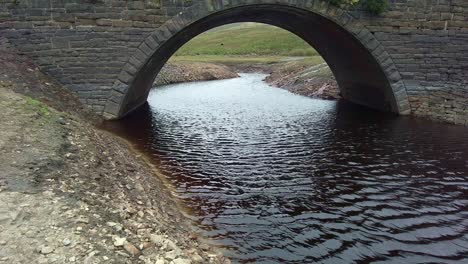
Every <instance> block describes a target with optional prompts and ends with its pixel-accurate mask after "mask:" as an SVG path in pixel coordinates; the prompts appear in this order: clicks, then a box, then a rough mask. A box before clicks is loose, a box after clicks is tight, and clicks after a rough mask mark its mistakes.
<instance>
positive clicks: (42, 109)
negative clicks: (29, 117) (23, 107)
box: [26, 97, 50, 116]
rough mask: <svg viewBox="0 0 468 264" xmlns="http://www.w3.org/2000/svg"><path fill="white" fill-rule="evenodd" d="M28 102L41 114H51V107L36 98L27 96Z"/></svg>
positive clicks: (32, 108)
mask: <svg viewBox="0 0 468 264" xmlns="http://www.w3.org/2000/svg"><path fill="white" fill-rule="evenodd" d="M26 104H27V105H28V106H29V107H30V109H31V110H32V111H34V112H37V113H39V114H40V115H41V116H49V114H50V109H49V107H48V106H47V105H46V104H44V103H42V102H40V101H38V100H36V99H33V98H31V97H26Z"/></svg>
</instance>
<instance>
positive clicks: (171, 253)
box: [164, 250, 180, 260]
mask: <svg viewBox="0 0 468 264" xmlns="http://www.w3.org/2000/svg"><path fill="white" fill-rule="evenodd" d="M179 255H180V254H179V252H177V250H171V251H169V252H167V253H166V255H164V257H165V258H166V259H169V260H173V259H175V258H177V257H178V256H179Z"/></svg>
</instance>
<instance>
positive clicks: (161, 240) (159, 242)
mask: <svg viewBox="0 0 468 264" xmlns="http://www.w3.org/2000/svg"><path fill="white" fill-rule="evenodd" d="M150 240H151V242H153V243H154V244H155V245H157V246H162V245H163V244H164V240H165V239H164V237H163V236H160V235H156V234H152V235H150Z"/></svg>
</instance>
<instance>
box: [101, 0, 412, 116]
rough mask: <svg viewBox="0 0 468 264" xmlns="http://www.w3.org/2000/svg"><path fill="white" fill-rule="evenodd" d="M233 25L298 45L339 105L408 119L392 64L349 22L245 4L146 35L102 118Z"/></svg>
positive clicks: (122, 109) (312, 10)
mask: <svg viewBox="0 0 468 264" xmlns="http://www.w3.org/2000/svg"><path fill="white" fill-rule="evenodd" d="M319 2H320V1H319ZM237 22H257V23H265V24H270V25H273V26H277V27H280V28H283V29H285V30H288V31H290V32H292V33H294V34H296V35H297V36H299V37H301V38H302V39H304V40H305V41H306V42H307V43H309V44H310V45H311V46H312V47H313V48H315V49H316V50H317V51H318V53H319V54H320V55H321V56H322V57H323V59H324V60H325V61H326V63H327V64H328V65H329V67H330V69H331V71H332V72H333V74H334V75H335V78H336V80H337V82H338V85H339V88H340V92H341V94H342V96H343V97H344V98H345V99H347V100H349V101H351V102H354V103H357V104H361V105H365V106H368V107H371V108H374V109H378V110H382V111H389V112H394V113H398V114H407V113H409V104H408V99H407V96H406V90H405V87H404V84H403V82H402V81H401V77H400V75H399V73H398V71H397V69H396V67H395V66H394V65H393V62H392V60H391V59H390V57H389V56H388V54H387V53H386V51H385V50H384V48H383V47H382V46H381V45H380V43H379V42H378V41H377V40H376V39H375V38H374V37H373V35H372V34H371V32H369V31H368V30H367V29H366V28H364V27H362V26H360V25H359V24H358V22H356V21H354V19H353V17H352V16H350V15H349V14H347V13H346V12H344V11H342V10H340V9H335V8H332V7H327V8H326V9H325V10H323V9H320V6H319V7H316V6H312V7H309V8H306V7H304V6H301V7H296V6H291V5H282V4H250V5H240V6H237V7H229V8H224V7H223V6H222V5H221V6H215V7H211V8H210V6H205V5H204V6H202V7H197V6H194V7H191V8H190V9H188V10H186V11H184V12H183V13H180V14H179V15H177V16H176V17H174V18H173V19H171V20H170V21H168V22H167V23H166V24H165V25H164V26H162V27H161V28H159V29H158V30H157V31H156V32H154V33H153V34H151V35H150V36H149V37H148V38H147V39H146V40H145V41H144V42H143V43H142V44H141V45H140V46H139V48H138V50H137V52H136V54H135V55H134V56H132V57H131V58H130V59H129V61H128V63H127V64H126V65H125V67H124V69H123V70H122V72H121V74H120V75H119V80H118V81H116V83H115V84H114V87H113V91H112V96H111V98H110V99H109V101H108V103H107V105H106V108H105V110H104V112H105V113H104V114H105V115H106V117H107V118H120V117H123V116H125V115H127V114H128V113H130V112H132V111H133V110H135V109H136V108H138V107H139V106H141V105H142V104H144V103H145V102H146V99H147V97H148V94H149V92H150V90H151V88H152V86H153V82H154V80H155V78H156V76H157V75H158V73H159V71H160V70H161V68H162V67H163V66H164V64H165V63H166V62H167V61H168V60H169V58H170V57H171V56H172V55H173V54H174V53H175V52H176V51H177V50H178V49H179V48H180V47H182V46H183V45H184V44H185V43H187V42H188V41H190V40H191V39H192V38H194V37H196V36H197V35H199V34H201V33H203V32H205V31H207V30H210V29H212V28H215V27H218V26H222V25H225V24H230V23H237Z"/></svg>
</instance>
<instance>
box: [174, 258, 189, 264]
mask: <svg viewBox="0 0 468 264" xmlns="http://www.w3.org/2000/svg"><path fill="white" fill-rule="evenodd" d="M173 263H174V264H191V263H192V262H191V261H190V260H188V259H182V258H178V259H174V260H173Z"/></svg>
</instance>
